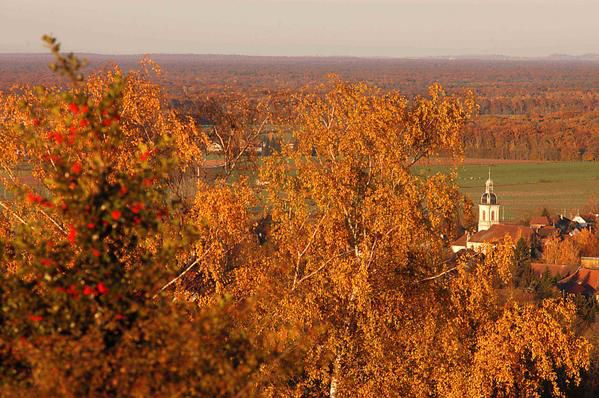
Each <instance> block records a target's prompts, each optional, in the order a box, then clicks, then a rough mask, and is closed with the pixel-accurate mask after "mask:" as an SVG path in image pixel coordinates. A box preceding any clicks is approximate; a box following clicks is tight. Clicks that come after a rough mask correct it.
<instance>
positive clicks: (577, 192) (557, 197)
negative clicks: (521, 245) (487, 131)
mask: <svg viewBox="0 0 599 398" xmlns="http://www.w3.org/2000/svg"><path fill="white" fill-rule="evenodd" d="M489 169H490V170H491V177H492V179H493V182H494V184H495V193H496V194H497V197H498V199H499V203H500V204H501V205H502V206H503V208H502V217H505V218H504V219H505V220H506V221H519V220H523V219H526V218H528V217H530V216H531V215H538V214H540V213H541V211H542V210H543V208H547V209H548V210H549V211H550V212H551V213H552V214H556V213H560V212H564V211H565V215H570V214H571V213H576V212H577V211H580V212H583V211H585V210H586V209H587V208H588V206H589V204H591V203H594V202H597V199H598V198H599V163H598V162H578V161H573V162H518V161H513V162H510V161H497V160H492V159H484V160H483V159H481V160H475V159H468V160H466V161H465V162H464V164H462V165H461V166H460V167H459V169H458V185H459V186H460V190H461V191H462V192H463V193H464V194H466V195H468V197H469V198H470V199H472V201H473V202H474V203H475V204H477V203H479V201H480V196H481V194H482V193H483V192H484V189H485V181H486V180H487V178H488V174H489ZM447 170H448V166H446V165H440V164H431V165H426V166H420V167H419V168H418V170H417V172H418V173H424V174H429V173H435V172H442V171H447ZM504 211H505V215H504V214H503V212H504Z"/></svg>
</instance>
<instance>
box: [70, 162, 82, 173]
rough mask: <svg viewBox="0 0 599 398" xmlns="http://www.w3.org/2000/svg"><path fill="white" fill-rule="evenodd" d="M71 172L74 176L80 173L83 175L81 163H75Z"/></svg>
mask: <svg viewBox="0 0 599 398" xmlns="http://www.w3.org/2000/svg"><path fill="white" fill-rule="evenodd" d="M71 171H72V172H73V173H74V174H79V173H81V163H79V162H75V163H74V164H73V166H72V167H71Z"/></svg>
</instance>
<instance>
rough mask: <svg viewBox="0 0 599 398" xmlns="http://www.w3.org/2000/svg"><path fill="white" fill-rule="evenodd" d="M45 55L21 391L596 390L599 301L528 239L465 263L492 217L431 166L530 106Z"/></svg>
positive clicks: (6, 231)
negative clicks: (535, 261)
mask: <svg viewBox="0 0 599 398" xmlns="http://www.w3.org/2000/svg"><path fill="white" fill-rule="evenodd" d="M46 41H47V44H48V46H49V47H50V48H51V50H52V52H53V55H54V57H55V61H54V63H53V69H54V73H55V74H56V76H57V77H50V75H46V74H44V75H41V76H42V79H41V80H42V81H41V83H44V85H43V86H41V87H36V88H33V87H26V86H22V87H20V88H18V89H15V90H7V91H5V92H3V93H2V94H1V95H0V152H1V156H0V167H1V168H2V173H1V174H0V177H1V178H2V181H1V184H2V186H3V187H5V189H7V190H9V191H10V193H11V198H10V200H5V201H0V206H1V207H2V211H0V264H1V265H0V267H1V269H0V395H1V396H39V397H57V396H60V397H86V396H89V397H96V396H97V397H106V396H109V397H147V396H157V397H172V396H183V397H196V396H220V397H245V396H270V397H279V396H295V397H325V396H330V397H347V396H359V397H374V396H385V397H387V396H410V397H412V396H414V397H430V396H439V397H464V396H468V397H470V396H471V397H474V396H477V397H478V396H488V397H531V396H537V397H544V396H566V395H568V396H575V395H578V396H587V397H592V396H596V393H597V391H598V386H597V380H599V378H598V377H597V374H598V373H599V369H598V368H599V366H598V364H599V362H598V361H597V357H598V354H597V348H596V343H597V342H596V341H595V340H596V333H594V331H595V330H596V328H597V322H596V321H595V319H594V316H595V313H596V308H595V307H593V305H594V304H593V301H581V299H580V298H574V297H563V296H561V295H560V294H559V293H558V292H557V291H556V289H555V288H554V286H553V285H552V284H551V283H550V281H546V280H538V279H536V278H533V277H532V275H531V274H530V270H529V263H530V261H531V248H530V247H527V246H526V244H524V243H523V242H522V241H520V242H510V241H506V242H505V243H504V244H502V245H500V246H498V247H497V248H496V249H491V248H489V250H488V251H487V253H486V254H485V255H482V254H480V253H467V254H464V255H461V256H458V257H455V256H452V255H451V254H450V250H449V248H448V240H447V239H448V237H449V236H452V234H453V231H455V229H456V227H457V226H458V225H457V224H459V223H460V222H461V221H464V220H460V218H461V217H460V215H464V214H467V213H468V211H467V207H468V206H470V205H471V204H470V205H469V204H468V203H467V201H465V200H464V198H463V196H462V195H461V194H460V193H459V190H458V187H457V186H456V184H455V178H454V177H455V175H454V174H452V173H450V174H435V175H432V176H422V175H417V174H416V173H413V172H412V170H413V168H414V167H415V166H417V165H418V164H419V163H420V162H422V161H425V160H426V159H429V158H434V157H437V156H440V155H443V156H445V157H447V158H450V159H452V160H453V161H454V162H455V164H456V165H457V164H458V163H459V162H460V161H461V160H462V159H463V157H464V153H465V152H466V153H468V151H469V150H472V147H473V144H468V145H467V146H466V148H464V141H466V142H469V140H470V139H471V133H470V130H471V129H472V123H480V121H479V122H476V121H475V120H477V119H476V117H477V116H476V115H477V113H479V111H480V112H482V113H485V112H486V111H485V109H486V108H488V109H490V108H491V107H493V106H497V107H498V108H497V109H501V112H504V111H506V110H507V109H508V105H507V102H506V103H505V105H499V104H500V103H501V104H503V102H502V101H503V100H501V101H498V102H493V101H491V102H488V103H486V102H485V97H484V93H485V92H486V91H483V92H479V93H478V95H477V96H476V95H475V93H473V92H469V91H468V90H467V89H468V88H471V84H474V83H473V80H468V81H464V82H462V83H461V84H458V83H457V82H456V83H454V84H453V85H449V87H448V89H449V90H448V91H449V92H450V93H449V94H448V93H447V92H446V91H445V89H444V88H443V87H442V86H441V85H440V84H431V85H428V88H426V89H424V86H421V84H424V82H425V81H427V80H428V77H426V76H430V75H427V73H434V72H435V70H436V69H435V68H436V67H435V66H434V65H435V63H434V62H433V63H431V64H428V65H429V67H426V66H423V67H422V68H421V69H419V68H417V67H414V65H419V64H418V62H419V61H413V62H412V61H406V62H407V64H411V65H412V72H411V73H408V72H407V71H404V72H401V73H405V81H407V82H408V85H409V87H412V90H410V89H409V87H408V88H404V89H402V91H397V90H394V87H393V84H391V83H389V82H390V81H393V80H394V79H396V78H397V81H401V80H402V79H400V77H401V75H381V76H382V77H383V81H380V82H378V84H380V88H377V87H376V86H374V85H373V84H367V83H363V82H362V83H355V82H353V81H348V80H357V79H361V78H362V76H361V75H360V74H359V73H358V72H355V74H354V75H352V76H350V77H347V76H343V74H344V73H346V70H345V69H343V68H340V70H339V71H338V72H340V76H341V77H330V78H329V79H328V80H326V81H325V82H324V83H322V84H321V80H322V79H321V76H320V71H321V70H323V69H328V68H330V66H329V65H326V66H324V67H323V66H322V65H319V64H318V62H320V61H318V62H317V61H312V62H316V63H317V65H316V66H314V68H312V69H310V68H307V69H306V70H307V71H308V72H304V74H300V75H298V76H297V78H294V79H288V80H287V78H286V77H284V76H288V73H289V70H288V69H289V68H291V66H288V67H287V69H286V68H283V72H281V73H282V75H280V76H283V77H275V75H273V74H272V72H271V71H270V70H269V69H268V68H262V67H260V68H258V69H259V70H260V71H261V72H259V73H258V72H256V68H255V67H254V68H250V70H253V71H254V72H252V73H253V74H256V73H258V76H257V77H256V76H254V75H250V76H248V78H247V79H246V80H243V81H242V82H237V83H235V84H230V83H231V81H230V79H231V76H233V75H237V74H239V72H238V71H237V70H236V69H234V68H233V69H231V70H233V72H231V70H227V69H223V67H222V65H219V64H218V62H216V61H214V62H215V66H213V67H212V68H210V67H208V66H207V67H206V69H207V72H205V74H204V75H202V76H204V77H202V78H199V80H198V81H196V83H193V84H189V83H188V81H189V80H185V79H191V80H193V79H194V77H193V76H194V74H195V73H196V72H195V71H197V69H195V68H199V67H198V66H197V65H196V64H192V65H191V66H189V72H187V73H175V71H173V70H170V71H169V69H168V68H169V66H170V64H169V63H168V62H166V63H165V64H166V65H165V68H164V69H165V71H164V72H161V68H160V67H159V66H158V65H157V64H156V63H154V62H152V61H150V60H148V59H146V60H144V61H143V62H142V63H141V64H138V65H137V66H136V67H135V68H133V67H131V68H127V69H126V70H123V69H120V68H110V69H107V70H104V71H101V72H96V73H91V74H88V75H84V74H83V73H84V72H87V70H86V69H85V68H82V65H81V63H80V61H79V60H78V59H77V58H76V57H73V56H64V55H62V54H61V52H60V46H59V45H58V44H57V42H56V41H55V39H52V38H49V37H48V38H46ZM210 62H213V61H210ZM210 62H207V63H208V64H209V63H210ZM343 62H346V60H344V61H343ZM381 62H382V65H387V64H388V63H390V66H388V68H389V69H390V70H394V67H393V65H394V64H393V63H392V62H391V61H381ZM444 62H445V61H444ZM460 62H461V61H460ZM356 63H357V65H358V67H359V68H363V69H357V70H366V69H368V68H369V66H367V65H368V64H366V65H364V64H363V61H361V60H356ZM445 63H447V62H445ZM290 64H291V61H289V65H290ZM177 65H179V66H178V67H179V68H183V69H181V70H179V72H183V71H185V70H187V69H185V68H186V66H185V65H184V64H181V63H178V64H177ZM422 65H426V64H422ZM431 65H432V66H431ZM466 65H471V64H468V63H467V64H466ZM472 65H474V66H470V67H466V66H464V67H461V66H459V65H458V64H455V66H453V68H456V69H460V70H461V71H462V72H460V73H462V74H464V73H469V72H471V71H474V70H479V65H477V64H476V63H474V64H472ZM518 65H520V64H518ZM246 67H247V66H246ZM536 67H538V68H539V73H540V74H541V75H540V76H546V79H547V80H543V79H541V81H544V82H547V84H548V82H549V80H551V77H552V76H553V77H555V75H553V74H552V73H557V72H555V71H554V72H547V69H546V68H545V66H544V65H537V66H536ZM578 67H579V68H581V70H584V71H587V72H588V73H587V75H584V76H586V77H584V79H588V81H587V80H584V79H583V80H584V81H583V82H582V83H581V84H582V85H583V86H585V87H587V85H588V84H592V73H591V71H592V70H593V66H592V65H587V64H581V65H579V66H578ZM30 68H31V69H28V70H23V73H24V74H25V76H22V77H16V78H15V80H14V81H12V80H9V79H12V78H10V77H8V78H7V77H6V74H4V73H2V74H0V75H1V76H3V79H7V81H5V84H9V85H12V84H13V83H15V82H20V83H21V82H22V81H21V79H23V80H26V76H29V77H32V76H34V75H35V74H36V73H37V72H35V68H36V66H31V67H30ZM293 68H297V67H295V66H294V67H293ZM509 68H511V69H509V70H510V71H511V72H510V73H511V75H510V76H512V79H513V78H514V76H516V75H517V72H518V71H520V70H521V66H514V65H512V66H510V67H509ZM313 70H316V71H317V72H310V71H313ZM558 70H561V71H562V73H563V75H561V76H572V75H569V73H570V71H571V67H570V66H568V68H565V67H564V69H558ZM431 71H432V72H431ZM29 73H31V74H32V75H29ZM223 73H225V75H226V74H227V73H229V74H230V76H229V77H226V76H225V77H224V78H223ZM298 73H299V72H298ZM311 73H313V74H315V75H318V76H316V77H315V78H314V79H315V82H312V83H310V81H309V80H310V79H311V77H310V74H311ZM446 73H452V72H451V71H447V72H446ZM482 73H483V74H482V75H479V76H487V77H488V78H489V79H491V78H492V79H494V80H497V81H500V80H501V79H498V78H497V76H495V75H494V73H497V72H492V71H491V70H486V71H484V72H482ZM306 75H307V77H306ZM172 76H178V77H177V79H175V80H169V79H173V77H172ZM217 76H220V78H218V77H217ZM239 76H243V75H242V74H239ZM260 76H262V77H260ZM391 76H394V77H393V78H391ZM407 76H413V77H411V78H410V79H412V80H408V77H407ZM441 77H442V76H441ZM202 79H206V80H202ZM386 79H389V80H386ZM564 79H565V77H564ZM267 80H268V82H269V87H268V92H265V91H264V90H265V88H264V87H260V86H261V85H262V83H261V82H267ZM440 80H442V79H440ZM165 81H166V82H167V83H163V82H165ZM207 81H212V83H211V84H212V85H211V84H204V83H205V82H207ZM251 81H255V82H256V83H253V84H250V83H248V82H251ZM283 81H289V82H290V84H292V85H296V86H288V85H287V84H282V83H280V82H283ZM556 81H558V82H559V81H562V80H560V79H557V80H556ZM589 81H591V83H589ZM57 82H58V83H59V86H53V84H54V83H57ZM469 82H470V83H469ZM224 83H227V85H228V87H223V86H222V85H223V84H224ZM238 83H239V84H240V85H238ZM307 83H310V85H309V86H308V87H305V85H306V84H307ZM229 84H230V86H229ZM279 84H280V86H279ZM394 84H396V83H394ZM507 84H511V83H507ZM284 86H285V87H284ZM566 86H567V84H566V83H564V86H561V88H558V90H563V91H568V90H567V89H566V88H565V87H566ZM177 87H199V88H197V89H184V90H183V92H180V91H179V88H177ZM517 87H518V85H517V83H514V85H513V86H512V88H513V90H517ZM241 88H244V90H241ZM186 90H187V93H185V91H186ZM488 90H490V88H489V89H488ZM576 90H583V91H584V90H586V88H583V87H578V86H577V88H576ZM421 91H422V93H421V94H422V95H420V96H414V95H413V94H416V93H420V92H421ZM525 91H526V90H525ZM404 92H407V93H408V94H407V95H406V94H404ZM560 92H561V91H560ZM523 95H524V94H523ZM558 97H559V98H560V101H564V98H566V97H567V96H566V97H561V96H558ZM574 97H576V96H575V95H573V96H572V98H574ZM494 98H499V97H494ZM522 98H524V97H522ZM548 98H549V97H548ZM567 98H570V97H567ZM591 99H592V97H591ZM477 101H478V104H480V105H477ZM576 101H578V99H577V100H576ZM576 101H574V102H575V103H576V104H579V105H576V106H587V105H586V103H585V105H580V104H581V103H579V102H576ZM533 102H534V101H533ZM524 103H526V104H528V105H523V104H524ZM493 104H495V105H493ZM510 104H511V105H509V106H511V107H514V106H517V107H529V106H532V105H531V104H529V103H528V102H527V101H526V100H523V102H522V104H521V103H520V102H518V101H517V102H516V104H515V105H514V103H510ZM535 106H546V107H547V109H549V108H550V107H553V106H554V105H538V104H537V105H535ZM573 106H574V105H573ZM511 109H512V111H513V110H514V108H511ZM553 111H555V110H554V109H552V112H553ZM498 112H499V111H498ZM501 112H499V113H501ZM560 112H561V110H560ZM587 113H588V112H587ZM581 114H582V111H581ZM502 117H503V116H502ZM544 117H545V116H544ZM473 120H474V121H475V122H473ZM481 120H485V119H481ZM497 120H503V119H499V118H498V119H497ZM506 120H507V119H506ZM489 128H490V127H489ZM493 128H495V127H493ZM464 136H466V137H464ZM485 137H486V136H485ZM265 142H266V143H268V151H266V150H265V148H266V147H265V146H264V143H265ZM508 142H510V143H511V142H512V141H509V140H508ZM215 143H216V144H218V145H217V146H218V149H217V150H214V151H211V149H210V148H214V144H215ZM483 143H484V145H487V144H488V145H490V144H489V143H488V142H487V141H484V142H483ZM506 145H507V144H506ZM482 146H483V144H481V147H482ZM259 149H261V151H262V152H261V153H262V156H260V157H258V154H259V153H260V151H259ZM539 150H540V149H539ZM265 152H268V156H264V154H265ZM23 165H26V166H27V167H28V168H29V170H30V176H29V177H28V178H21V177H20V176H19V175H18V174H16V173H15V172H14V171H15V170H16V169H18V168H22V167H23ZM190 187H191V188H190ZM465 207H466V208H465ZM462 218H463V216H462ZM591 238H593V239H596V237H594V236H593V237H590V238H589V239H591ZM581 250H582V249H581ZM579 253H580V251H579Z"/></svg>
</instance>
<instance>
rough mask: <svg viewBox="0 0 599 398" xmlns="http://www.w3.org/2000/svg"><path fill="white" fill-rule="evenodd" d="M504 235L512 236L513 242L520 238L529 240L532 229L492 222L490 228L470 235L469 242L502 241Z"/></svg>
mask: <svg viewBox="0 0 599 398" xmlns="http://www.w3.org/2000/svg"><path fill="white" fill-rule="evenodd" d="M506 235H508V236H509V237H510V238H512V241H513V242H514V243H516V242H518V240H520V238H524V239H525V240H527V241H529V242H530V238H531V236H532V229H531V228H530V227H524V226H522V225H507V224H494V225H491V228H489V229H487V230H486V231H478V232H477V233H475V234H474V235H472V237H471V238H470V242H474V243H485V242H486V243H497V242H500V241H502V240H503V239H504V238H505V236H506Z"/></svg>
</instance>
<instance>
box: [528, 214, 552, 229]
mask: <svg viewBox="0 0 599 398" xmlns="http://www.w3.org/2000/svg"><path fill="white" fill-rule="evenodd" d="M552 224H553V223H552V222H551V219H550V218H549V217H547V216H536V217H533V218H531V219H530V227H531V228H533V229H535V230H538V229H540V228H543V227H549V226H552Z"/></svg>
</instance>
